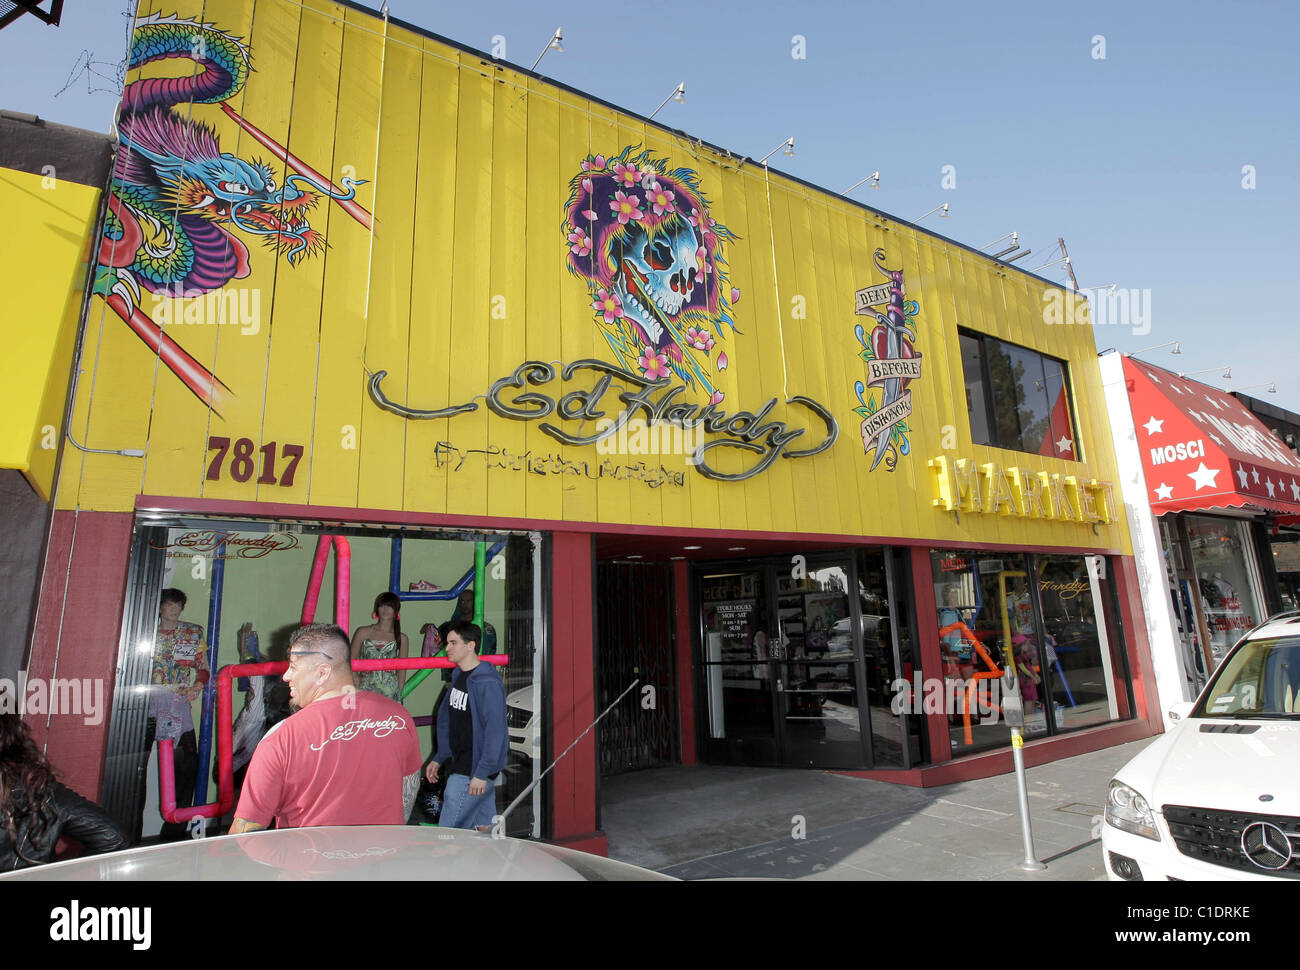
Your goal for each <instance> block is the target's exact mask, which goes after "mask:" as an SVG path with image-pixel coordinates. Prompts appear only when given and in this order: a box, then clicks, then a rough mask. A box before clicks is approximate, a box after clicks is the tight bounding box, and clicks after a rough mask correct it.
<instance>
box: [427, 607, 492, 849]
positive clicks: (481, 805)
mask: <svg viewBox="0 0 1300 970" xmlns="http://www.w3.org/2000/svg"><path fill="white" fill-rule="evenodd" d="M482 637H483V631H482V630H480V629H479V627H478V626H477V625H476V624H473V623H470V622H468V621H464V620H462V621H460V622H457V623H455V624H453V625H452V627H451V629H449V630H448V631H447V657H448V659H449V660H451V661H452V662H453V663H454V664H456V667H457V670H456V673H455V675H454V676H453V677H452V681H451V688H450V689H449V690H448V691H447V693H446V696H445V697H444V698H443V701H442V705H441V706H440V707H439V708H438V751H437V753H436V754H435V755H434V757H433V760H432V761H430V762H429V767H428V768H427V769H426V770H425V777H427V778H428V779H429V781H430V782H431V783H436V782H437V781H438V775H439V774H440V773H444V774H445V775H446V776H447V788H446V791H445V793H444V794H443V800H442V815H441V816H440V817H439V821H438V824H439V825H441V826H446V827H448V828H457V829H463V828H477V829H479V831H488V830H489V829H491V827H492V817H493V815H494V814H495V811H496V787H495V786H494V785H493V783H492V782H493V779H495V778H496V776H497V775H498V774H499V773H500V772H501V771H502V770H503V769H504V768H505V766H506V762H507V760H508V758H509V755H510V741H509V738H508V736H507V734H506V689H505V686H504V685H503V684H502V683H501V675H500V674H499V673H497V670H496V668H495V667H493V666H492V665H491V664H487V663H483V662H482V661H481V660H479V658H478V645H479V642H480V641H481V640H482Z"/></svg>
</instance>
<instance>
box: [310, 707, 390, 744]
mask: <svg viewBox="0 0 1300 970" xmlns="http://www.w3.org/2000/svg"><path fill="white" fill-rule="evenodd" d="M405 730H406V721H404V720H403V719H402V718H400V717H394V716H392V715H390V716H388V717H386V718H384V719H383V720H382V721H376V720H374V719H373V718H369V717H363V718H360V719H358V720H355V721H348V722H347V723H346V724H340V725H339V726H338V727H336V728H335V729H334V730H333V731H331V732H330V736H329V737H328V738H326V739H325V740H324V741H322V742H321V743H320V744H313V745H312V746H311V749H312V750H313V751H319V750H320V749H321V748H323V747H325V745H327V744H329V743H330V742H331V741H351V740H352V739H353V738H355V737H356V736H357V735H358V734H361V733H362V732H363V731H374V732H375V737H377V738H386V737H388V735H390V734H392V733H393V732H394V731H405Z"/></svg>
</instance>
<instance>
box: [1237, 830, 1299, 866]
mask: <svg viewBox="0 0 1300 970" xmlns="http://www.w3.org/2000/svg"><path fill="white" fill-rule="evenodd" d="M1241 851H1242V853H1243V854H1244V855H1245V856H1246V858H1247V859H1249V860H1250V861H1251V862H1253V863H1254V864H1255V865H1257V866H1259V867H1260V868H1261V869H1273V870H1277V869H1281V868H1283V867H1284V866H1285V865H1286V864H1287V863H1288V862H1290V861H1291V840H1290V839H1288V838H1287V835H1286V833H1285V832H1283V831H1282V830H1281V829H1280V828H1278V827H1277V826H1276V825H1274V824H1273V823H1272V822H1254V823H1252V824H1250V825H1247V826H1246V828H1245V830H1243V831H1242V833H1241Z"/></svg>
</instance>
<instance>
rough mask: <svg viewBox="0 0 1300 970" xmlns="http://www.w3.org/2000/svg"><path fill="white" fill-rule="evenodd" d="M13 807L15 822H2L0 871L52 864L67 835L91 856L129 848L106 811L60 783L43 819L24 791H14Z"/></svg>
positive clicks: (55, 785) (54, 784) (51, 792)
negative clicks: (55, 851) (57, 849)
mask: <svg viewBox="0 0 1300 970" xmlns="http://www.w3.org/2000/svg"><path fill="white" fill-rule="evenodd" d="M14 804H15V805H16V808H15V811H14V813H13V817H12V819H11V818H8V817H6V818H4V819H3V820H0V821H2V822H3V829H2V830H0V872H12V871H13V870H15V869H25V868H27V867H28V866H34V865H39V864H41V863H43V862H52V861H53V860H54V847H55V846H56V845H57V844H58V841H59V837H60V836H64V835H66V836H67V837H68V838H71V839H76V840H77V841H78V842H80V843H81V844H82V845H83V846H85V848H86V851H87V852H88V853H90V854H94V853H97V852H113V851H116V850H117V849H125V848H126V847H127V846H128V845H129V843H128V841H127V838H126V835H125V833H123V831H122V830H121V829H120V828H118V826H117V823H116V822H114V821H113V820H112V819H111V818H109V817H108V816H107V815H105V814H104V811H103V809H101V808H100V807H99V806H98V805H96V804H95V803H94V802H91V801H87V800H86V799H84V798H82V797H81V796H80V795H78V794H77V793H76V792H75V791H73V790H72V789H71V788H68V787H66V786H64V785H60V784H59V783H58V782H57V781H56V782H52V783H51V785H50V789H49V797H48V798H47V800H46V805H45V810H44V812H42V813H41V817H36V816H35V815H34V813H33V812H32V810H31V806H30V805H29V804H28V801H27V793H26V792H25V791H24V790H23V789H22V788H18V789H16V790H15V792H14ZM11 824H12V827H13V828H12V832H11V830H10V825H11Z"/></svg>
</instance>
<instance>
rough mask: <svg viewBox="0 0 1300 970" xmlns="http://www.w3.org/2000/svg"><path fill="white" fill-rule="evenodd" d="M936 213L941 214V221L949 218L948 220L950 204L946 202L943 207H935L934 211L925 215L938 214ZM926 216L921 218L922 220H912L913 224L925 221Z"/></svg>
mask: <svg viewBox="0 0 1300 970" xmlns="http://www.w3.org/2000/svg"><path fill="white" fill-rule="evenodd" d="M936 212H937V213H939V218H940V219H947V218H948V203H947V202H945V203H944V204H943V205H937V206H935V207H934V208H933V209H931V210H930V211H929V212H927V213H926V214H925V216H929V215H934V213H936ZM925 216H921V218H920V219H913V220H912V222H913V224H915V223H918V222H920V221H921V219H924V218H925Z"/></svg>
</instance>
